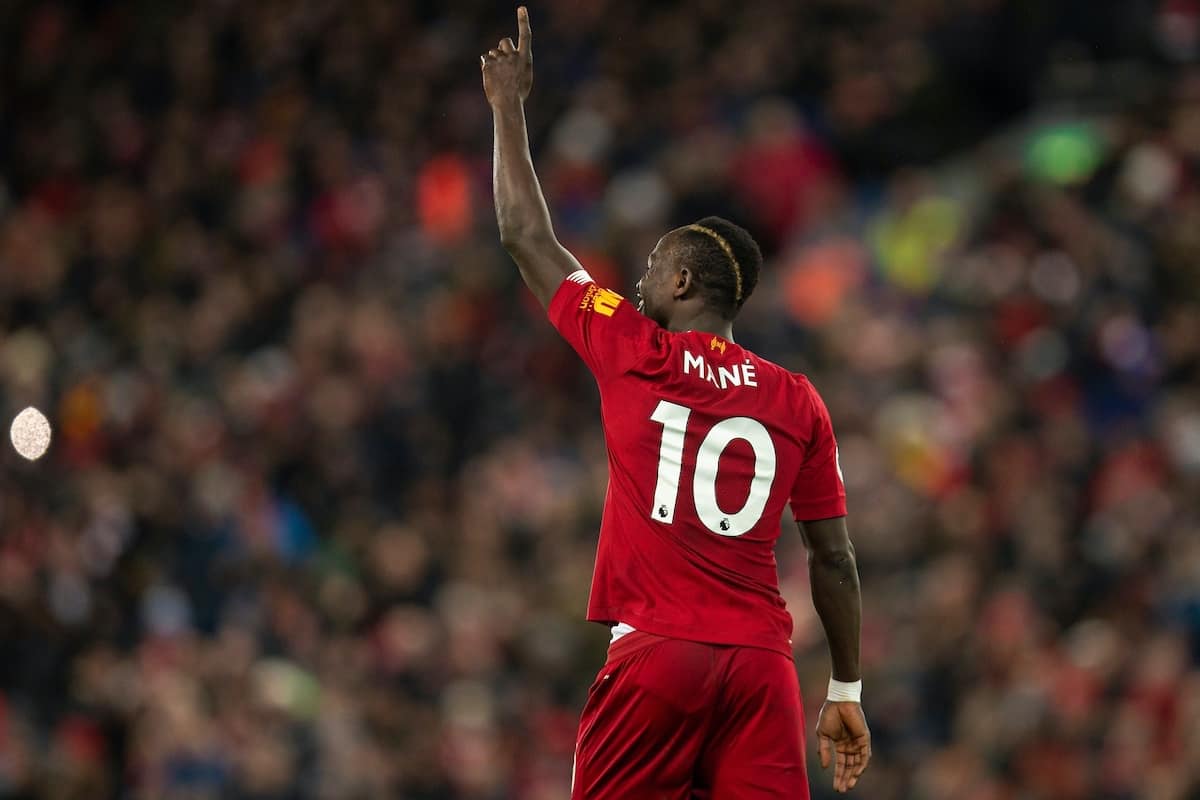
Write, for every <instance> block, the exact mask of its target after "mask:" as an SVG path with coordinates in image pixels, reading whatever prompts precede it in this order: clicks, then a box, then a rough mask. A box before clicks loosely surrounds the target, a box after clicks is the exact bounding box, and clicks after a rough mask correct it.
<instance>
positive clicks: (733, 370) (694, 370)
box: [683, 350, 758, 389]
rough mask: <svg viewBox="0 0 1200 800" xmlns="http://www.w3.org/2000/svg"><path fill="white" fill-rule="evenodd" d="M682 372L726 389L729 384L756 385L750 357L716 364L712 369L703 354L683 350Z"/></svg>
mask: <svg viewBox="0 0 1200 800" xmlns="http://www.w3.org/2000/svg"><path fill="white" fill-rule="evenodd" d="M683 374H684V375H694V376H695V377H696V378H697V379H699V380H702V381H708V382H709V383H711V384H712V385H713V386H715V387H717V388H718V389H728V388H729V387H730V386H754V387H757V386H758V378H757V375H756V370H755V366H754V363H753V362H752V361H750V359H746V360H745V361H744V362H742V363H740V364H731V365H729V366H728V367H724V366H718V367H717V368H716V370H714V369H713V367H712V364H709V363H708V361H706V360H705V359H704V356H699V355H696V354H694V353H690V352H688V351H687V350H684V351H683Z"/></svg>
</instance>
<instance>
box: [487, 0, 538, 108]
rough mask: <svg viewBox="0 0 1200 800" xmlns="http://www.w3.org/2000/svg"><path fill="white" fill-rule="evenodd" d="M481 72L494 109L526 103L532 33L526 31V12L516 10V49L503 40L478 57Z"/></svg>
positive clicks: (510, 43)
mask: <svg viewBox="0 0 1200 800" xmlns="http://www.w3.org/2000/svg"><path fill="white" fill-rule="evenodd" d="M479 65H480V68H481V69H482V70H483V91H484V94H486V95H487V99H488V102H489V103H491V104H492V106H493V107H495V106H497V105H500V104H502V103H505V102H513V101H515V102H519V103H523V102H525V98H527V97H529V90H530V89H531V88H533V33H532V31H530V29H529V10H528V9H527V8H525V6H521V7H520V8H518V9H517V46H516V47H513V43H512V39H510V38H508V37H505V38H503V39H501V40H500V44H498V45H496V47H495V49H493V50H489V51H487V52H486V53H484V54H483V55H481V56H480V57H479Z"/></svg>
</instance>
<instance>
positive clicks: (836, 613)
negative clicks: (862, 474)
mask: <svg viewBox="0 0 1200 800" xmlns="http://www.w3.org/2000/svg"><path fill="white" fill-rule="evenodd" d="M798 524H799V526H800V535H801V536H803V537H804V544H805V545H806V546H807V547H808V570H809V582H810V583H811V584H812V598H813V607H814V608H816V610H817V615H818V616H819V617H820V618H821V624H822V626H824V628H825V638H826V640H828V642H829V655H830V658H831V659H832V661H833V681H832V682H831V683H830V692H829V699H827V700H826V701H825V704H824V705H823V706H822V707H821V714H820V717H819V718H818V721H817V742H818V753H819V755H820V757H821V766H822V767H826V768H828V767H829V763H830V761H831V760H833V761H834V772H833V788H834V789H836V790H837V791H839V792H844V791H846V790H848V789H851V788H853V787H854V784H856V783H857V782H858V777H859V776H860V775H861V774H862V773H863V770H865V769H866V768H867V762H868V761H870V759H871V732H870V730H869V729H868V728H867V720H866V717H865V716H864V715H863V710H862V705H861V704H860V703H859V702H858V700H857V697H856V694H857V692H859V691H861V683H860V681H861V679H862V673H861V672H860V671H859V664H858V645H859V628H860V627H861V623H862V604H861V599H860V597H859V590H858V566H857V564H856V563H855V561H854V545H853V544H851V543H850V534H849V533H848V532H847V531H846V518H845V517H836V518H834V519H823V520H816V521H812V522H800V523H798ZM851 698H853V699H851Z"/></svg>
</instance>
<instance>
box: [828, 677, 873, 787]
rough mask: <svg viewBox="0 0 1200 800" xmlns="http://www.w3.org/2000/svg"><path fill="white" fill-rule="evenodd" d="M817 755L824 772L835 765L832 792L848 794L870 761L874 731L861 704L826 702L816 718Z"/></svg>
mask: <svg viewBox="0 0 1200 800" xmlns="http://www.w3.org/2000/svg"><path fill="white" fill-rule="evenodd" d="M817 753H818V755H820V757H821V769H829V762H830V761H833V788H834V790H835V791H838V792H846V791H849V790H850V789H853V788H854V784H856V783H858V777H859V776H860V775H862V774H863V770H865V769H866V768H867V762H869V761H870V760H871V730H870V729H869V728H868V727H867V718H866V716H864V715H863V710H862V706H861V705H859V704H858V703H838V702H834V701H832V700H826V701H825V704H824V705H823V706H821V713H820V715H819V716H818V718H817Z"/></svg>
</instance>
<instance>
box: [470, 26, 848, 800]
mask: <svg viewBox="0 0 1200 800" xmlns="http://www.w3.org/2000/svg"><path fill="white" fill-rule="evenodd" d="M517 29H518V39H517V44H516V45H514V44H513V42H512V39H508V38H505V39H502V40H501V41H500V43H499V44H498V45H497V46H496V48H495V49H493V50H489V51H488V52H487V53H485V54H484V55H482V56H480V59H479V60H480V68H481V70H482V72H483V89H484V92H485V94H486V95H487V99H488V103H489V104H490V105H491V107H492V115H493V123H494V127H493V131H494V135H495V152H494V162H493V172H492V182H493V189H494V192H495V199H496V222H497V223H498V225H499V228H500V241H501V243H502V244H503V245H504V249H505V250H507V251H508V253H509V255H511V256H512V258H513V260H514V261H515V262H516V263H517V267H518V268H519V269H520V271H521V277H522V278H523V279H524V281H525V284H526V285H527V286H528V287H529V289H530V291H532V292H533V294H534V296H536V297H537V299H538V300H539V301H540V302H541V304H542V306H543V307H548V306H549V305H550V300H551V298H552V297H553V296H554V292H555V291H556V290H557V289H558V287H559V284H561V283H562V281H563V278H565V277H566V276H568V275H570V274H571V273H572V272H574V271H575V270H577V269H580V268H581V267H580V265H579V262H578V261H577V260H576V259H575V257H574V256H573V255H571V253H570V252H568V251H567V249H566V248H565V247H563V246H562V244H560V243H559V241H558V239H557V237H556V236H555V235H554V227H553V225H552V224H551V221H550V209H549V208H548V207H547V205H546V198H545V197H544V196H543V194H542V189H541V186H540V184H539V183H538V179H537V173H536V172H535V171H534V169H533V159H532V157H531V156H530V153H529V134H528V131H527V129H526V126H525V99H526V98H527V97H529V91H530V89H531V88H532V86H533V34H532V32H531V31H530V27H529V13H528V11H527V10H526V9H525V7H524V6H522V7H521V8H518V9H517ZM683 236H684V234H683V233H682V231H681V230H680V229H676V230H673V231H671V232H669V233H667V234H666V235H665V236H663V237H662V238H661V239H660V240H659V241H658V244H657V245H655V247H654V250H653V251H651V253H650V257H649V259H647V262H646V272H645V274H644V275H643V276H642V278H641V280H639V281H638V284H637V293H638V310H639V311H641V312H642V313H643V314H645V315H646V316H647V317H649V318H650V319H652V320H654V321H655V322H657V323H658V324H659V325H660V326H662V327H663V328H666V329H667V330H669V331H688V330H693V331H702V332H705V333H713V334H716V335H717V336H720V337H722V338H724V339H726V340H729V341H732V340H733V321H732V320H729V319H726V318H725V317H724V316H723V315H722V314H720V313H719V312H717V311H715V310H713V309H712V308H710V307H709V306H708V305H707V303H706V302H705V300H704V297H703V296H702V292H701V291H700V290H699V287H698V286H697V285H696V283H695V281H694V275H693V272H692V270H691V269H690V268H689V267H688V265H687V263H686V258H685V254H686V247H684V246H683V242H682V238H681V237H683ZM799 527H800V534H801V536H802V537H803V538H804V543H805V545H806V546H807V548H808V553H809V559H808V563H809V573H810V576H811V583H812V594H813V605H814V607H815V608H816V610H817V614H818V615H819V616H820V618H821V624H822V625H823V626H824V628H825V636H826V638H827V639H828V641H829V651H830V656H831V658H832V661H833V676H834V678H835V679H837V680H840V681H856V680H858V679H859V678H860V677H861V675H860V672H859V663H858V655H859V653H858V647H859V627H860V620H861V607H860V599H859V588H858V568H857V566H856V564H855V561H854V546H853V545H852V544H851V543H850V537H849V534H848V533H847V531H846V520H845V518H844V517H837V518H835V519H824V520H812V521H807V522H801V523H799ZM816 732H817V740H818V743H819V744H818V752H819V754H820V757H821V766H822V767H824V768H826V769H828V768H829V765H830V763H832V764H833V766H834V773H833V786H834V789H836V790H837V791H839V792H845V791H847V790H849V789H852V788H854V785H855V784H856V783H858V778H859V776H860V775H862V773H863V770H865V769H866V768H867V763H868V762H869V761H870V758H871V733H870V731H869V730H868V729H867V722H866V718H865V717H864V716H863V711H862V706H861V705H859V704H858V703H835V702H830V701H826V702H825V704H824V705H823V706H821V712H820V715H819V717H818V720H817V731H816Z"/></svg>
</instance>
